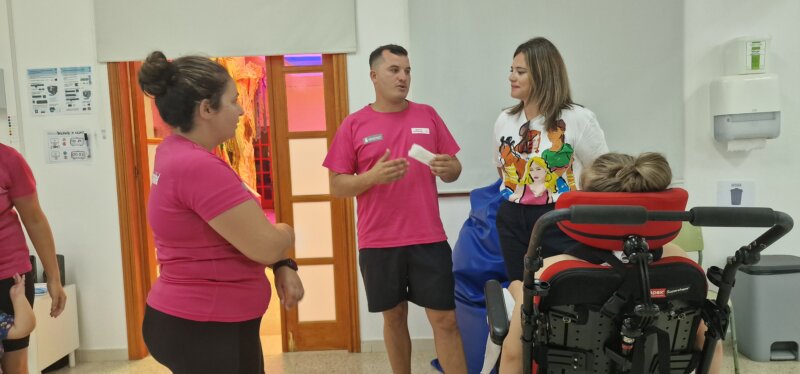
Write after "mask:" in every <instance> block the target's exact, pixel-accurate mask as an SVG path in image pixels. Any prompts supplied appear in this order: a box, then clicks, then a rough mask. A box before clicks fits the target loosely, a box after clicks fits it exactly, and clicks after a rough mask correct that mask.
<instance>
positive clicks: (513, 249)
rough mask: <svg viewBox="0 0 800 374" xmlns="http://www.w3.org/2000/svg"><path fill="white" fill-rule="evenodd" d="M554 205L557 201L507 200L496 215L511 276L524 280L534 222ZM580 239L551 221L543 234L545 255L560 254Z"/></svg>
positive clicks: (498, 230)
mask: <svg viewBox="0 0 800 374" xmlns="http://www.w3.org/2000/svg"><path fill="white" fill-rule="evenodd" d="M553 209H555V204H547V205H523V204H517V203H512V202H510V201H507V200H505V201H503V202H501V203H500V208H498V209H497V219H496V223H497V234H498V236H499V237H500V248H501V250H502V251H503V262H504V263H505V265H506V274H507V275H508V279H509V280H522V275H523V272H524V271H525V265H524V259H525V253H526V252H527V251H528V243H529V242H530V240H531V232H532V231H533V225H534V224H535V223H536V221H537V220H538V219H539V217H541V216H542V215H544V214H545V213H547V212H550V211H552V210H553ZM577 243H578V242H577V241H575V240H574V239H572V238H570V237H569V236H567V234H565V233H564V232H563V231H561V229H559V228H558V226H557V225H551V226H550V227H548V228H547V229H545V230H544V234H543V236H542V240H541V244H542V257H543V258H545V257H550V256H555V255H560V254H562V253H564V251H565V250H566V249H567V248H570V247H572V246H574V245H575V244H577Z"/></svg>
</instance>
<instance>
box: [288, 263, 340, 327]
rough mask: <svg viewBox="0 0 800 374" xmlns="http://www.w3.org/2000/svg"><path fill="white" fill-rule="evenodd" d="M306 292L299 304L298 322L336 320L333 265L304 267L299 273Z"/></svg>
mask: <svg viewBox="0 0 800 374" xmlns="http://www.w3.org/2000/svg"><path fill="white" fill-rule="evenodd" d="M297 275H299V276H300V279H301V280H302V281H303V288H304V289H305V290H306V292H305V296H303V301H302V302H301V303H300V304H298V306H297V312H298V320H299V321H300V322H309V321H334V320H336V290H335V288H334V285H333V265H304V266H301V267H300V271H298V272H297Z"/></svg>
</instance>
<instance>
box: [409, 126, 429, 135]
mask: <svg viewBox="0 0 800 374" xmlns="http://www.w3.org/2000/svg"><path fill="white" fill-rule="evenodd" d="M411 133H412V134H430V133H431V129H429V128H427V127H412V128H411Z"/></svg>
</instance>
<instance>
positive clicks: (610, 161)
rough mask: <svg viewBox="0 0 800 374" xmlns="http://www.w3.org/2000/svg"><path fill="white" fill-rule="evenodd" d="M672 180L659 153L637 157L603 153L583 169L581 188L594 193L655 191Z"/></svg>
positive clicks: (660, 189) (662, 189)
mask: <svg viewBox="0 0 800 374" xmlns="http://www.w3.org/2000/svg"><path fill="white" fill-rule="evenodd" d="M670 183H672V169H671V168H670V166H669V162H667V159H666V158H664V156H663V155H661V154H660V153H653V152H646V153H642V154H640V155H639V156H638V157H633V156H631V155H626V154H622V153H606V154H604V155H602V156H600V157H598V158H597V159H595V160H594V162H593V163H592V165H591V166H590V167H588V168H586V169H585V170H584V171H583V175H582V176H581V187H582V188H581V189H582V190H584V191H593V192H658V191H664V190H666V189H667V188H668V187H669V185H670Z"/></svg>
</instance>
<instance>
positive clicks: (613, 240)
mask: <svg viewBox="0 0 800 374" xmlns="http://www.w3.org/2000/svg"><path fill="white" fill-rule="evenodd" d="M688 199H689V194H688V193H687V192H686V190H684V189H682V188H671V189H668V190H666V191H661V192H585V191H573V192H568V193H565V194H562V195H561V196H559V198H558V200H557V201H556V209H561V208H569V207H570V206H572V205H638V206H643V207H645V209H647V210H673V211H684V210H685V209H686V201H687V200H688ZM558 227H559V228H560V229H561V231H564V232H565V233H566V234H567V235H569V236H570V237H572V238H573V239H575V240H577V241H579V242H581V243H583V244H586V245H588V246H591V247H595V248H599V249H605V250H609V251H621V250H622V244H623V240H624V239H625V238H626V237H627V236H628V235H638V236H641V237H644V238H645V239H646V240H647V243H648V245H649V247H650V248H652V249H655V248H660V247H662V246H664V244H667V243H669V242H670V241H672V239H675V237H676V236H678V233H679V232H680V231H681V222H680V221H674V222H657V221H652V222H650V221H649V222H647V223H645V224H643V225H596V224H591V225H590V224H575V223H572V222H570V221H561V222H559V223H558Z"/></svg>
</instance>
